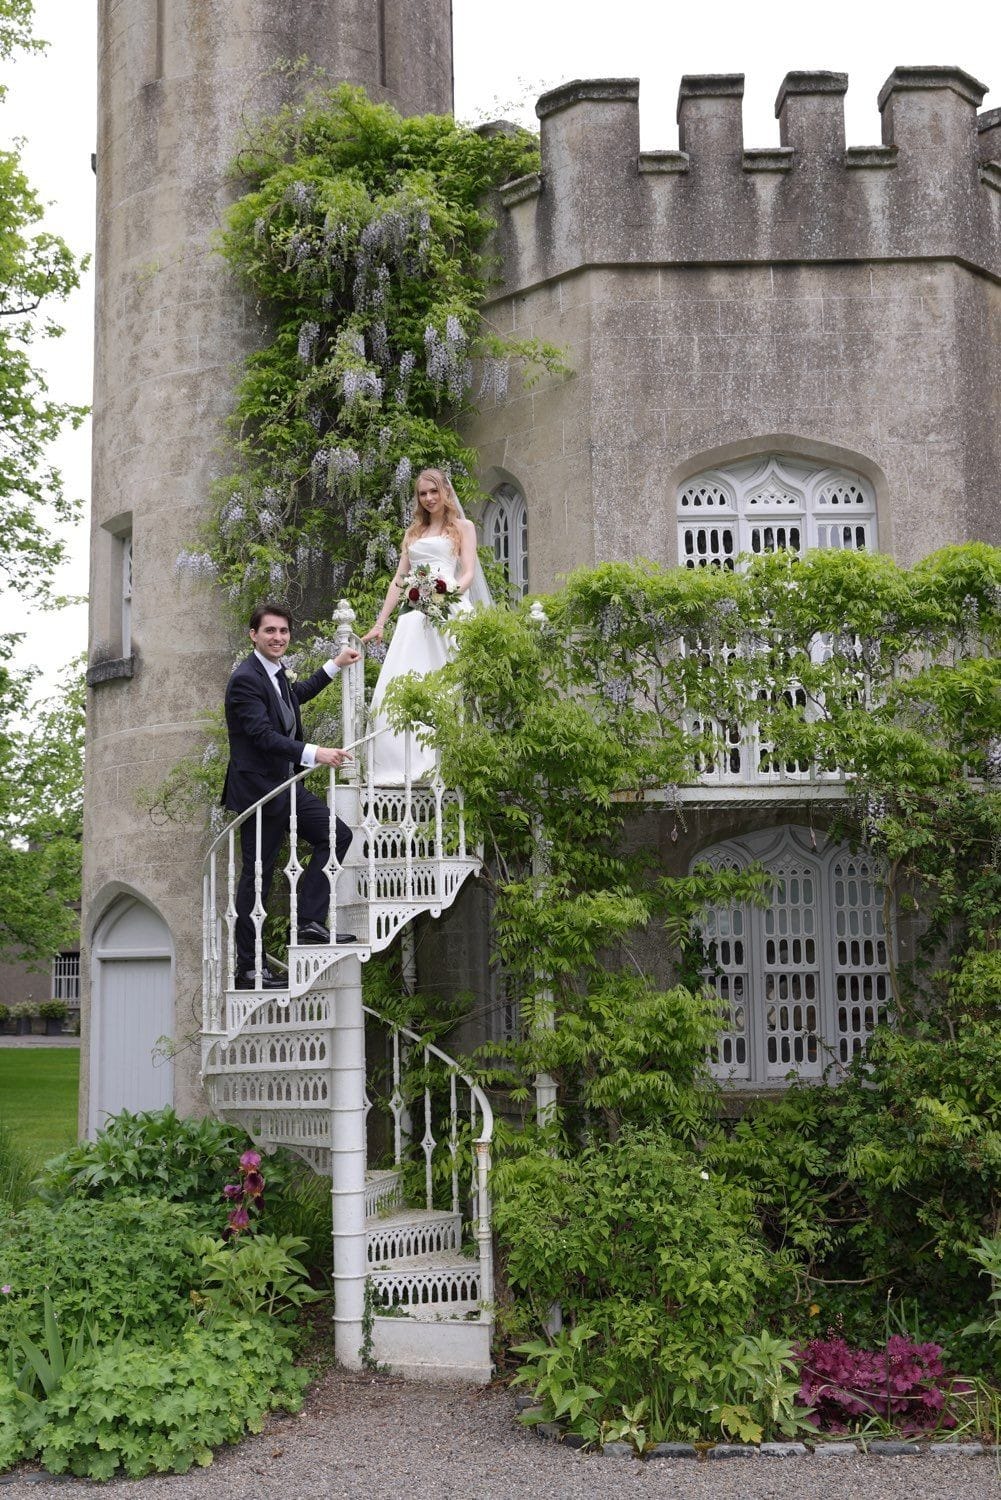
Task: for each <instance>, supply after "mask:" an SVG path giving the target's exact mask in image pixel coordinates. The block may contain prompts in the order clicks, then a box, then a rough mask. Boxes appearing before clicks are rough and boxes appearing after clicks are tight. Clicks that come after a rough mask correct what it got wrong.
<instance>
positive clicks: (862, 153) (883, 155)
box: [845, 146, 897, 170]
mask: <svg viewBox="0 0 1001 1500" xmlns="http://www.w3.org/2000/svg"><path fill="white" fill-rule="evenodd" d="M896 165H897V148H896V146H849V147H848V150H847V151H846V152H845V166H846V167H869V168H873V167H874V168H876V169H877V170H879V169H881V168H885V167H895V166H896Z"/></svg>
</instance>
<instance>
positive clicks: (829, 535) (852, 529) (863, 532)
mask: <svg viewBox="0 0 1001 1500" xmlns="http://www.w3.org/2000/svg"><path fill="white" fill-rule="evenodd" d="M817 546H818V547H819V548H820V549H821V550H822V551H824V550H826V551H829V552H839V551H840V552H868V551H869V550H870V547H869V526H868V523H867V522H865V521H818V522H817Z"/></svg>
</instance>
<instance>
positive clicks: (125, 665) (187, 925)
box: [81, 0, 452, 1120]
mask: <svg viewBox="0 0 1001 1500" xmlns="http://www.w3.org/2000/svg"><path fill="white" fill-rule="evenodd" d="M98 45H99V120H98V150H97V161H96V170H97V254H96V260H97V307H96V356H95V360H96V362H95V376H94V455H93V508H92V531H91V536H92V540H91V600H92V608H91V633H90V648H89V662H90V671H89V673H88V678H89V681H90V684H91V689H90V693H89V699H88V705H87V758H86V765H87V773H86V794H85V834H84V841H85V858H84V903H83V914H82V917H83V933H84V941H85V945H87V944H89V942H90V940H91V938H92V936H93V933H94V930H95V925H96V924H97V923H98V922H99V920H100V918H101V916H102V914H103V912H104V911H106V910H107V908H108V906H109V904H110V903H111V902H112V900H113V899H114V898H115V896H116V895H117V894H119V893H130V894H135V895H138V896H139V897H141V898H142V899H143V900H145V901H147V902H148V903H149V904H150V905H151V906H152V907H153V908H154V909H155V910H156V911H158V912H159V913H160V914H161V916H162V917H163V918H164V920H165V922H166V925H167V928H168V930H169V934H170V940H171V946H172V949H173V965H174V967H173V978H174V994H175V1034H176V1035H177V1036H180V1037H183V1036H186V1035H190V1034H191V1033H192V1032H193V1031H196V1030H197V1027H198V1017H199V1014H200V984H201V916H200V884H201V873H200V872H201V863H202V857H203V854H204V848H205V842H206V840H205V835H204V830H203V829H201V828H192V827H191V826H190V824H189V823H186V822H180V823H165V824H159V825H158V824H156V823H154V822H153V821H151V819H150V817H149V816H148V815H147V814H146V813H144V812H143V811H141V809H140V807H139V805H138V803H137V798H136V794H137V792H138V791H139V790H140V789H141V788H144V787H155V786H157V785H158V783H159V782H160V780H161V779H162V778H163V776H164V775H165V774H166V773H167V772H168V771H169V770H170V769H171V767H172V766H174V765H176V763H177V762H178V760H180V759H181V757H182V756H183V755H184V754H185V753H186V752H187V751H189V749H190V748H191V745H192V743H193V742H194V741H195V740H196V739H197V737H198V735H199V733H200V719H201V716H202V715H204V714H205V713H206V712H208V711H210V710H212V709H216V708H217V707H218V706H219V705H220V704H221V701H222V694H223V689H224V686H225V682H226V677H227V675H228V672H229V669H230V666H231V664H232V659H233V644H232V641H231V640H230V638H229V633H228V630H227V629H226V628H225V627H224V624H223V620H222V614H221V609H220V607H219V604H218V601H216V600H214V599H213V598H212V595H211V593H210V592H209V591H207V590H206V589H205V587H204V585H203V584H200V583H197V582H195V583H194V584H193V583H192V582H191V580H190V579H184V578H180V577H178V575H177V574H176V572H175V562H176V560H177V557H178V555H179V554H180V553H181V552H182V551H184V550H188V549H196V548H197V547H198V537H199V533H200V529H201V527H202V525H203V523H204V520H205V517H206V515H207V509H208V499H209V490H210V486H211V482H212V480H213V478H214V477H215V475H216V474H217V473H218V472H219V471H220V469H221V467H222V465H223V464H224V462H225V460H224V458H223V457H222V444H223V435H224V423H225V419H226V416H227V413H228V412H229V410H230V407H231V401H232V391H233V386H234V383H235V380H236V378H237V376H238V373H239V365H240V361H241V360H242V358H243V357H244V356H245V355H246V354H247V353H248V352H249V351H250V350H251V349H253V348H254V347H255V346H256V344H257V342H258V341H259V339H260V337H261V334H262V330H263V323H262V321H261V318H260V315H259V313H258V312H257V310H256V309H255V307H254V305H253V302H252V300H251V299H249V298H247V297H245V296H244V295H243V294H242V293H241V291H240V289H239V288H238V287H237V286H236V285H235V284H234V282H233V278H232V276H231V274H230V272H229V270H228V268H227V267H226V266H225V264H224V263H223V261H222V260H221V258H220V257H219V256H218V255H216V254H214V252H213V249H212V241H213V236H214V235H215V233H216V232H217V230H218V227H219V224H220V222H221V221H222V218H223V215H224V213H225V210H226V207H227V205H228V204H229V203H230V202H231V201H232V199H233V197H234V196H236V194H237V192H238V190H239V189H238V184H237V183H236V182H235V181H234V180H233V179H232V178H231V176H230V172H229V169H230V163H231V162H232V160H233V158H234V157H235V155H236V152H237V149H238V147H239V145H240V144H241V143H242V141H243V139H244V135H245V130H246V127H247V125H248V123H250V122H252V121H253V120H255V119H257V118H259V117H260V116H262V115H264V114H266V113H268V112H271V111H273V110H275V109H277V108H278V107H279V106H280V105H281V104H282V103H283V102H285V101H286V100H288V99H289V98H291V97H292V96H293V95H294V93H295V92H296V90H297V89H298V88H300V87H301V86H302V84H303V81H305V82H310V81H312V79H313V77H314V76H315V75H314V74H313V73H312V72H311V71H306V72H305V73H303V72H299V71H296V69H295V68H294V67H291V66H290V65H291V64H294V62H295V60H296V59H299V58H302V57H308V58H309V61H310V65H311V68H320V69H324V70H325V71H326V76H327V77H328V78H329V79H330V80H331V81H332V82H336V81H340V80H346V81H348V82H352V83H359V84H363V85H365V87H366V88H367V89H368V91H369V93H370V94H371V95H372V96H373V97H375V98H380V99H387V100H389V101H390V102H391V103H393V104H395V105H396V106H397V107H398V108H399V109H400V110H401V111H402V112H404V113H414V112H422V111H425V110H429V111H435V112H445V111H448V110H449V109H451V105H452V51H451V11H450V4H449V0H387V3H385V4H380V5H373V4H371V3H370V0H338V3H337V4H336V5H335V4H329V3H325V0H302V3H297V4H291V3H289V0H102V3H101V7H100V24H99V44H98ZM128 531H131V535H132V543H133V596H132V606H131V639H130V640H127V641H123V639H122V629H121V608H122V606H121V596H122V582H121V537H122V535H123V534H125V533H126V532H128ZM82 972H83V976H84V984H85V993H84V1016H85V1023H84V1037H83V1044H84V1054H85V1055H84V1066H83V1082H84V1087H83V1089H82V1098H81V1117H82V1119H84V1120H86V1118H87V1107H88V1100H87V1080H88V1048H89V1046H90V1041H91V1034H90V1028H89V1024H88V1022H89V1006H88V1002H89V995H88V992H87V985H88V980H89V963H88V953H87V949H86V947H85V951H84V956H83V962H82ZM196 1068H197V1062H196V1061H195V1060H194V1053H193V1052H192V1051H191V1050H190V1049H189V1050H188V1051H187V1052H185V1053H183V1054H182V1055H181V1057H179V1059H178V1061H177V1064H176V1066H175V1077H176V1080H177V1083H176V1090H175V1092H176V1097H177V1102H178V1105H179V1107H181V1108H186V1109H192V1108H197V1107H199V1106H198V1101H199V1099H200V1089H199V1086H198V1083H197V1078H196V1076H195V1070H196Z"/></svg>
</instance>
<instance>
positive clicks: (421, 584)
mask: <svg viewBox="0 0 1001 1500" xmlns="http://www.w3.org/2000/svg"><path fill="white" fill-rule="evenodd" d="M461 597H462V596H461V594H460V592H459V587H458V584H455V583H449V581H448V579H446V578H442V577H441V576H440V575H439V574H437V573H434V572H432V570H431V564H430V563H418V564H417V566H416V567H415V568H414V570H413V572H411V573H408V574H407V576H406V578H404V580H403V606H404V608H405V609H416V610H419V611H420V613H421V614H422V615H426V616H427V618H428V619H429V620H430V621H431V623H432V625H437V626H438V628H439V629H442V628H443V627H444V626H445V625H447V624H448V621H449V617H450V615H451V611H452V606H453V605H455V604H457V603H458V602H459V600H460V598H461Z"/></svg>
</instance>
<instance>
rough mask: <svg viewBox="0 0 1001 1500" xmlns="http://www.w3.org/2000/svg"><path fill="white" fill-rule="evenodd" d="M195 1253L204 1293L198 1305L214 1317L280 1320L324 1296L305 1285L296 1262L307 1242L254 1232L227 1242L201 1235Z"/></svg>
mask: <svg viewBox="0 0 1001 1500" xmlns="http://www.w3.org/2000/svg"><path fill="white" fill-rule="evenodd" d="M194 1249H195V1252H196V1254H197V1255H198V1258H199V1262H200V1269H201V1280H202V1285H203V1289H204V1290H203V1293H202V1296H201V1298H200V1303H201V1304H202V1305H204V1306H205V1307H206V1308H208V1309H209V1310H210V1311H211V1312H213V1313H218V1312H219V1311H220V1310H224V1311H226V1312H227V1313H235V1314H240V1315H245V1316H248V1317H256V1316H257V1315H258V1314H259V1313H265V1314H267V1316H268V1317H281V1316H282V1315H284V1314H288V1313H289V1312H291V1311H292V1310H293V1309H295V1308H300V1307H303V1306H304V1305H305V1304H306V1303H308V1302H316V1301H317V1300H318V1299H319V1298H320V1297H323V1296H325V1295H326V1293H324V1292H318V1291H314V1290H313V1288H312V1287H311V1286H310V1285H309V1281H308V1277H309V1272H308V1270H307V1268H306V1266H305V1265H303V1263H302V1261H301V1260H299V1259H298V1256H299V1255H300V1254H301V1253H302V1251H303V1250H305V1249H306V1241H305V1240H301V1239H297V1238H296V1237H295V1236H294V1235H283V1236H281V1237H280V1238H279V1237H278V1236H276V1235H273V1234H254V1235H246V1236H242V1237H241V1238H240V1239H238V1240H235V1241H234V1240H230V1241H228V1242H227V1241H226V1240H214V1239H213V1238H212V1237H211V1236H210V1235H205V1236H203V1237H202V1238H201V1239H200V1240H198V1241H197V1242H196V1243H195V1245H194Z"/></svg>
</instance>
